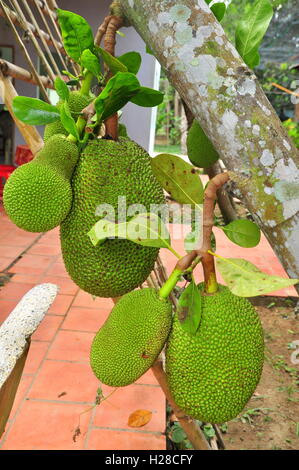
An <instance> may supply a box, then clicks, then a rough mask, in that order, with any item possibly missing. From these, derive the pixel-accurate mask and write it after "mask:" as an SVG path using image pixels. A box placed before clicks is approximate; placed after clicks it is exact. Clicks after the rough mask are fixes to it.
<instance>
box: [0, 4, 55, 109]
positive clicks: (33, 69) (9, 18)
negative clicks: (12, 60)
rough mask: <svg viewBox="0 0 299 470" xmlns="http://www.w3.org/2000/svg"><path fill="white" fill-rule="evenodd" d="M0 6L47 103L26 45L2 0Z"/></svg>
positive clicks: (47, 99) (42, 86)
mask: <svg viewBox="0 0 299 470" xmlns="http://www.w3.org/2000/svg"><path fill="white" fill-rule="evenodd" d="M0 6H1V7H2V11H3V12H4V15H5V18H6V20H7V21H8V22H9V23H10V25H11V27H12V30H13V33H14V35H15V38H16V40H17V43H18V44H19V46H20V49H21V51H22V52H23V54H24V56H25V58H26V60H27V62H28V64H29V67H30V69H31V71H32V74H33V76H34V78H35V80H36V81H37V83H38V85H39V87H40V89H41V92H42V94H43V96H44V98H45V100H46V101H47V102H48V103H49V102H50V100H49V97H48V95H47V92H46V89H45V87H44V85H43V83H42V82H41V81H40V79H39V76H38V73H37V72H36V70H35V66H34V64H33V62H32V60H31V58H30V55H29V53H28V51H27V49H26V47H25V46H24V43H23V41H22V39H21V38H20V35H19V33H18V31H17V29H16V27H15V25H14V23H13V21H12V19H11V17H10V15H9V11H8V9H7V7H6V6H5V5H4V3H3V1H2V0H0Z"/></svg>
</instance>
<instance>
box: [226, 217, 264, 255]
mask: <svg viewBox="0 0 299 470" xmlns="http://www.w3.org/2000/svg"><path fill="white" fill-rule="evenodd" d="M219 228H221V229H222V230H223V231H224V233H225V235H226V236H227V238H229V239H230V240H231V241H232V242H233V243H235V244H236V245H239V246H243V247H244V248H252V247H254V246H257V245H258V244H259V242H260V239H261V231H260V228H259V227H258V226H257V225H256V224H255V223H254V222H251V220H247V219H239V220H234V221H233V222H231V223H229V224H228V225H225V227H223V226H221V225H219Z"/></svg>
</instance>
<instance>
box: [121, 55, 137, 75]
mask: <svg viewBox="0 0 299 470" xmlns="http://www.w3.org/2000/svg"><path fill="white" fill-rule="evenodd" d="M117 59H118V60H119V61H120V62H121V63H122V64H124V65H125V66H126V67H127V70H128V72H130V73H134V74H135V75H136V73H138V71H139V69H140V65H141V55H140V54H139V52H135V51H132V52H127V53H126V54H123V55H121V56H119V57H117Z"/></svg>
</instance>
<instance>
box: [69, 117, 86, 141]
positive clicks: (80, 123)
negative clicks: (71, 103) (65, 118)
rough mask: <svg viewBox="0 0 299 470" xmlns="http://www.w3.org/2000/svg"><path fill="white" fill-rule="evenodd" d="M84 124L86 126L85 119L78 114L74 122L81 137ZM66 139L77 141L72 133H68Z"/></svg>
mask: <svg viewBox="0 0 299 470" xmlns="http://www.w3.org/2000/svg"><path fill="white" fill-rule="evenodd" d="M85 126H86V121H85V119H84V117H82V116H79V117H78V119H77V122H76V127H77V130H78V134H79V137H81V135H82V132H83V131H84V129H85ZM66 139H67V140H69V141H70V142H77V138H76V137H75V136H74V135H72V134H69V135H68V136H67V138H66Z"/></svg>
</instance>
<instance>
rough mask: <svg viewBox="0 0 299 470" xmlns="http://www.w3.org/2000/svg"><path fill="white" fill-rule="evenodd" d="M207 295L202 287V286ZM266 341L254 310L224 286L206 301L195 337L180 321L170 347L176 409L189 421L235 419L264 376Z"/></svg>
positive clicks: (169, 375)
mask: <svg viewBox="0 0 299 470" xmlns="http://www.w3.org/2000/svg"><path fill="white" fill-rule="evenodd" d="M198 287H199V289H200V291H201V292H202V291H203V288H204V287H203V284H200V285H199V286H198ZM263 359H264V341H263V330H262V326H261V323H260V320H259V317H258V314H257V313H256V311H255V309H254V307H253V306H252V305H251V304H250V302H249V301H248V300H247V299H244V298H243V297H237V296H236V295H234V294H232V293H231V292H230V290H229V289H228V288H227V287H225V286H219V290H218V291H217V293H215V294H214V295H202V317H201V322H200V325H199V328H198V330H197V332H196V334H195V335H191V334H189V333H188V332H186V331H185V330H184V329H183V327H182V324H181V323H180V321H179V319H178V317H177V315H175V318H174V320H173V327H172V330H171V333H170V335H169V340H168V343H167V347H166V374H167V379H168V384H169V387H170V390H171V393H172V396H173V398H174V401H175V403H176V404H177V405H178V406H179V407H180V408H181V409H182V410H183V411H184V412H185V413H186V414H187V415H189V416H191V417H193V418H195V419H199V420H200V421H204V422H209V423H223V422H225V421H229V420H231V419H233V418H235V417H236V416H237V415H238V414H239V413H240V412H241V411H242V409H243V408H244V406H245V405H246V403H247V401H248V400H249V399H250V397H251V395H252V394H253V392H254V390H255V388H256V386H257V384H258V382H259V380H260V376H261V373H262V368H263Z"/></svg>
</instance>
